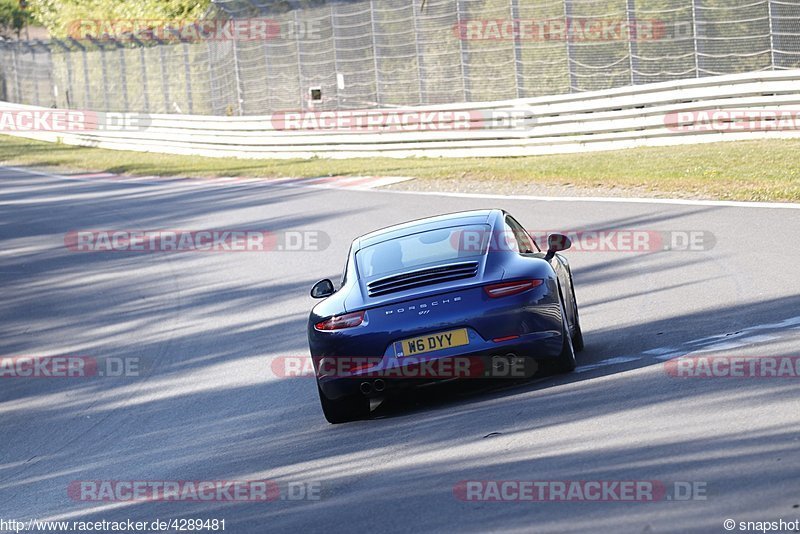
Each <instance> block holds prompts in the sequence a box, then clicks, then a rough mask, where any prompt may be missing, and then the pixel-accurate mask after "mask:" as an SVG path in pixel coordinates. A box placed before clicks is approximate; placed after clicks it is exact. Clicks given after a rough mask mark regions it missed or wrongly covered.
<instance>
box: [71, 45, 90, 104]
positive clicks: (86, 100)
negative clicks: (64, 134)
mask: <svg viewBox="0 0 800 534" xmlns="http://www.w3.org/2000/svg"><path fill="white" fill-rule="evenodd" d="M69 42H71V43H72V45H73V46H76V47H78V49H79V50H80V51H81V59H82V60H83V106H84V108H85V109H92V104H91V98H92V97H91V94H92V93H91V86H90V85H89V59H88V57H87V56H86V47H85V46H83V45H82V44H81V43H80V42H78V41H77V40H76V39H75V38H74V37H70V38H69Z"/></svg>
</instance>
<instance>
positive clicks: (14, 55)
mask: <svg viewBox="0 0 800 534" xmlns="http://www.w3.org/2000/svg"><path fill="white" fill-rule="evenodd" d="M18 55H19V44H18V43H14V44H12V45H11V62H12V64H13V65H14V90H15V91H16V92H17V94H16V97H15V98H14V101H15V102H17V103H20V104H21V103H22V87H21V85H20V81H19V75H20V72H19V57H18Z"/></svg>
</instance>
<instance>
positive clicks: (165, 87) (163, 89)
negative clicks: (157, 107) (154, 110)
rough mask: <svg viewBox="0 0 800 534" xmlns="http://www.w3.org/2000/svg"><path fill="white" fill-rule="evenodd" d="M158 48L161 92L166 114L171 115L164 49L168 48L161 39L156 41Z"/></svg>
mask: <svg viewBox="0 0 800 534" xmlns="http://www.w3.org/2000/svg"><path fill="white" fill-rule="evenodd" d="M156 43H157V44H156V46H158V57H159V60H160V62H161V92H162V93H163V94H164V113H170V112H171V108H170V100H172V99H171V98H170V96H169V75H168V74H167V61H166V58H165V57H164V47H165V46H166V45H165V44H164V42H163V41H162V40H161V39H156Z"/></svg>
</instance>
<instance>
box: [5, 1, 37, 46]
mask: <svg viewBox="0 0 800 534" xmlns="http://www.w3.org/2000/svg"><path fill="white" fill-rule="evenodd" d="M30 21H31V16H30V12H29V11H27V9H25V8H24V4H23V2H22V1H17V0H0V35H2V36H3V37H11V35H12V34H15V33H16V34H17V39H19V36H20V32H21V31H22V29H23V28H24V27H25V25H26V24H28V23H29V22H30Z"/></svg>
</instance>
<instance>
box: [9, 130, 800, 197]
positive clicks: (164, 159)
mask: <svg viewBox="0 0 800 534" xmlns="http://www.w3.org/2000/svg"><path fill="white" fill-rule="evenodd" d="M0 162H2V163H3V164H5V165H31V166H38V167H54V168H57V169H61V170H65V169H69V170H88V171H107V172H114V173H120V174H122V173H127V174H133V175H161V176H171V175H180V176H199V177H212V176H252V177H285V176H293V177H311V176H329V175H379V176H414V177H417V178H419V179H421V180H427V181H430V182H431V183H429V184H421V185H427V187H428V188H431V186H433V187H434V188H435V187H436V186H440V185H441V184H439V183H437V182H438V181H439V180H447V187H449V188H450V189H452V188H453V185H454V184H455V185H456V186H457V187H458V189H463V190H470V189H472V188H471V186H474V185H475V184H479V185H480V186H481V187H482V188H483V190H487V188H488V189H489V190H491V188H493V187H495V186H496V187H497V188H498V189H503V190H504V191H509V190H513V189H514V188H517V189H519V188H521V187H525V186H526V185H527V184H537V185H544V186H571V187H574V188H576V189H578V190H580V189H581V188H608V189H609V190H610V189H612V188H616V189H631V190H636V191H637V193H638V194H649V195H652V196H670V195H673V196H684V197H685V196H693V197H700V198H712V199H725V200H746V201H784V202H796V201H800V140H783V139H776V140H766V141H736V142H723V143H710V144H702V145H692V146H676V147H659V148H640V149H632V150H620V151H613V152H597V153H585V154H568V155H554V156H528V157H519V158H463V159H457V158H453V159H449V158H440V159H433V158H410V159H390V158H374V159H349V160H327V159H310V160H267V159H265V160H242V159H234V158H202V157H196V156H173V155H166V154H151V153H141V152H124V151H112V150H101V149H96V148H84V147H73V146H67V145H63V144H51V143H43V142H38V141H31V140H27V139H21V138H17V137H10V136H0Z"/></svg>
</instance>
